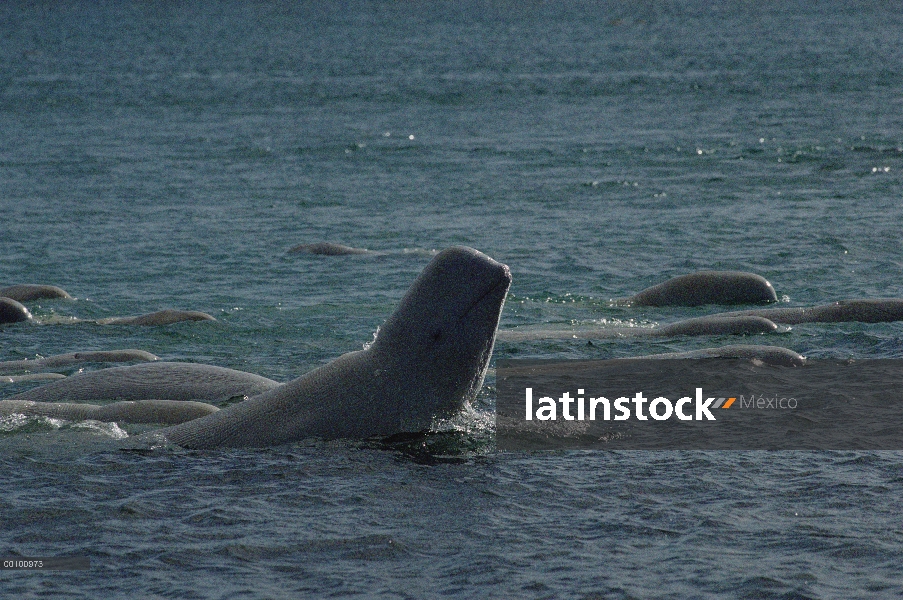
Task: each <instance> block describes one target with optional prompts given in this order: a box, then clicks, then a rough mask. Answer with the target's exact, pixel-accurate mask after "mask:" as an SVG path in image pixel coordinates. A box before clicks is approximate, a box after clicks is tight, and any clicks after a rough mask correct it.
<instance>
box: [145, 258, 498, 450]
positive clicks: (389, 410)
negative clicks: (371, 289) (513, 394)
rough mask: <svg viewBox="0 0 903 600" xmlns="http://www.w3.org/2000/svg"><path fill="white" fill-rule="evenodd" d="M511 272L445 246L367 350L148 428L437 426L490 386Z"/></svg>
mask: <svg viewBox="0 0 903 600" xmlns="http://www.w3.org/2000/svg"><path fill="white" fill-rule="evenodd" d="M510 285H511V272H510V271H509V269H508V267H507V266H506V265H503V264H501V263H499V262H496V261H495V260H493V259H491V258H490V257H488V256H486V255H485V254H483V253H481V252H479V251H477V250H474V249H473V248H468V247H465V246H455V247H452V248H448V249H446V250H443V251H442V252H440V253H438V254H437V255H436V256H435V257H434V258H433V259H432V261H430V263H429V264H428V265H427V266H426V268H424V270H423V272H421V274H420V275H419V276H418V277H417V279H416V280H415V281H414V283H413V284H412V285H411V287H410V289H409V290H408V291H407V293H406V294H405V295H404V297H403V298H402V299H401V301H400V302H399V304H398V306H397V308H396V309H395V312H393V313H392V314H391V315H390V316H389V318H388V319H387V320H386V321H385V323H384V324H383V325H382V326H381V327H380V328H379V329H378V332H377V335H376V339H375V340H374V341H373V343H372V344H370V346H369V347H367V348H366V349H364V350H359V351H356V352H350V353H348V354H343V355H342V356H340V357H338V358H337V359H335V360H334V361H332V362H331V363H329V364H327V365H324V366H323V367H320V368H318V369H315V370H313V371H310V372H308V373H307V374H305V375H303V376H301V377H299V378H298V379H295V380H294V381H290V382H288V383H286V384H284V385H281V386H279V387H276V388H274V389H271V390H269V391H266V392H263V393H261V394H258V395H256V396H253V397H251V398H249V399H247V400H245V401H243V402H240V403H238V404H233V405H231V406H228V407H226V408H223V409H222V410H219V411H216V412H213V413H212V414H209V415H207V416H204V417H201V418H198V419H194V420H191V421H188V422H186V423H182V424H179V425H174V426H171V427H166V428H163V429H159V430H156V431H154V432H148V433H145V434H143V436H153V439H157V440H159V436H162V437H163V438H164V439H165V440H166V441H167V442H169V443H172V444H175V445H177V446H181V447H185V448H192V449H207V448H219V447H262V446H274V445H278V444H284V443H288V442H293V441H297V440H302V439H307V438H322V439H338V438H358V439H362V438H369V437H374V436H389V435H393V434H396V433H405V432H418V431H424V430H427V429H429V428H430V426H431V425H432V424H433V422H434V420H436V419H442V418H447V417H450V416H452V415H454V414H455V413H457V412H458V411H460V410H461V409H462V408H463V406H464V405H465V404H466V403H468V402H470V401H472V400H473V399H474V398H475V396H476V394H477V392H478V391H479V390H480V388H481V387H482V384H483V378H484V377H485V374H486V369H487V367H488V364H489V358H490V356H491V354H492V349H493V345H494V343H495V333H496V329H497V327H498V323H499V318H500V316H501V312H502V306H503V304H504V301H505V296H506V294H507V292H508V288H509V286H510Z"/></svg>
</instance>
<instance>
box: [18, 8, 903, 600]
mask: <svg viewBox="0 0 903 600" xmlns="http://www.w3.org/2000/svg"><path fill="white" fill-rule="evenodd" d="M0 31H2V33H3V35H2V36H0V57H2V60H0V207H2V209H3V215H4V218H3V220H2V221H0V283H3V284H4V285H6V284H12V283H25V282H36V283H48V284H54V285H58V286H60V287H63V288H64V289H66V290H67V291H69V292H70V293H71V294H72V295H74V296H75V297H76V300H74V301H39V302H37V303H31V304H30V308H31V309H32V311H33V313H34V314H35V316H36V318H37V321H38V323H35V324H24V325H14V326H4V327H2V328H0V353H2V354H0V360H15V359H21V358H31V357H34V356H35V355H41V356H48V355H52V354H58V353H63V352H72V351H77V350H106V349H116V348H141V349H144V350H147V351H150V352H153V353H155V354H157V355H159V356H161V357H163V358H165V359H168V360H191V361H198V362H205V363H211V364H216V365H221V366H226V367H232V368H238V369H242V370H246V371H251V372H254V373H259V374H261V375H265V376H267V377H272V378H274V379H278V380H280V381H286V380H289V379H291V378H293V377H296V376H297V375H299V374H301V373H303V372H305V371H307V370H309V369H311V368H313V367H316V366H318V365H320V364H323V363H325V362H328V361H329V360H332V359H333V358H334V357H335V356H337V355H339V354H341V353H343V352H347V351H349V350H354V349H358V348H360V347H361V346H362V345H363V344H364V343H366V342H368V341H369V340H371V339H372V335H373V332H374V331H375V330H376V328H377V327H378V326H379V325H380V323H381V322H382V320H383V319H385V317H386V316H387V315H388V314H389V313H390V312H391V310H392V308H393V306H394V305H395V303H396V302H397V300H398V299H399V298H400V297H401V295H402V294H403V293H404V291H405V290H406V288H407V286H408V285H409V284H410V282H411V281H412V280H413V278H414V277H416V275H417V273H418V272H419V271H420V270H421V269H422V268H423V266H424V265H425V264H426V263H427V262H428V260H429V258H430V256H431V255H432V253H433V251H434V250H437V249H441V248H444V247H446V246H449V245H452V244H467V245H470V246H473V247H475V248H478V249H480V250H482V251H484V252H486V253H487V254H489V255H490V256H492V257H494V258H496V259H498V260H500V261H502V262H505V263H506V264H508V265H509V266H510V267H511V270H512V273H513V276H514V283H513V285H512V288H511V292H510V294H509V298H508V300H507V303H506V305H505V311H504V313H503V316H502V327H506V328H510V327H516V326H527V327H531V326H537V327H539V326H542V327H548V328H556V329H561V328H567V327H575V328H591V327H607V326H632V325H639V326H650V325H653V324H657V323H664V322H669V321H673V320H677V319H679V318H685V317H691V316H700V315H702V314H707V313H709V312H712V311H713V307H699V308H672V309H644V310H639V309H629V308H625V307H621V306H613V305H612V304H611V303H610V300H611V299H612V298H618V297H624V296H628V295H630V294H632V293H634V292H636V291H638V290H640V289H642V288H644V287H647V286H649V285H652V284H655V283H658V282H660V281H663V280H664V279H666V278H668V277H671V276H674V275H678V274H683V273H687V272H690V271H693V270H697V269H705V268H718V269H742V270H751V271H754V272H757V273H760V274H762V275H764V276H766V277H767V278H768V279H769V280H770V281H771V282H772V283H773V284H774V286H775V288H776V290H777V292H778V295H779V297H781V298H782V300H783V301H784V302H785V304H784V305H785V306H794V305H810V304H816V303H823V302H828V301H832V300H838V299H843V298H858V297H870V298H876V297H899V296H903V285H901V283H900V277H899V273H900V268H901V266H903V259H901V256H903V247H901V242H900V236H899V231H900V226H901V223H903V218H901V217H903V210H901V205H903V203H901V189H903V186H901V173H903V110H901V109H903V97H901V95H900V90H901V89H903V71H901V65H903V50H901V49H903V39H901V37H903V18H901V16H900V14H899V11H898V10H896V7H894V6H892V5H891V4H881V3H857V4H856V5H848V4H846V3H840V2H823V3H820V2H816V3H809V4H804V5H788V4H785V3H764V4H763V3H757V4H755V5H752V4H750V5H741V6H738V5H734V4H729V5H723V6H722V5H715V6H712V5H709V4H707V3H702V2H698V3H697V2H681V3H677V2H673V3H667V2H649V3H639V4H636V3H634V4H630V5H624V4H622V3H579V2H576V3H572V2H568V3H564V2H545V3H538V2H537V3H532V2H527V3H481V2H465V3H434V4H430V5H426V4H420V3H404V4H394V3H379V2H353V3H350V4H348V3H342V4H339V3H335V4H329V5H327V6H323V5H322V3H320V4H312V3H298V4H287V3H255V4H249V5H246V4H240V3H225V4H221V5H218V6H216V7H209V6H206V5H204V4H201V3H197V4H185V5H179V6H176V5H171V4H166V3H78V2H71V3H54V4H50V5H36V6H34V5H30V4H27V3H16V2H12V3H6V4H4V5H3V6H2V7H0ZM322 240H328V241H334V242H341V243H345V244H349V245H352V246H358V247H365V248H369V249H372V250H377V251H379V252H376V253H372V254H368V255H362V256H344V257H324V256H309V255H297V254H288V253H287V252H286V251H287V250H288V249H289V248H290V247H292V246H294V245H295V244H299V243H303V242H316V241H322ZM4 282H5V283H4ZM167 307H171V308H181V309H191V310H201V311H205V312H208V313H210V314H212V315H214V316H215V317H216V318H217V319H218V322H217V323H203V322H201V323H182V324H177V325H171V326H165V327H159V328H139V327H129V326H99V325H94V324H91V323H76V322H73V318H78V319H97V318H104V317H110V316H117V315H134V314H142V313H147V312H151V311H154V310H158V309H162V308H167ZM901 334H903V327H901V325H900V324H899V323H888V324H861V323H840V324H803V325H797V326H793V327H792V328H791V329H790V331H788V332H784V333H780V334H769V335H762V336H755V337H753V338H746V339H744V338H736V337H729V336H724V337H720V338H672V339H656V338H612V339H605V340H593V341H592V344H588V343H587V341H586V340H553V341H550V340H539V341H530V342H516V343H515V342H500V343H499V344H497V346H496V352H495V356H496V358H499V357H501V358H609V357H614V356H637V355H641V354H648V353H654V352H668V351H674V350H685V349H693V348H702V347H707V346H715V345H724V344H728V343H744V342H746V343H762V344H773V345H780V346H784V347H787V348H791V349H793V350H796V351H797V352H800V353H803V354H805V355H807V356H810V357H834V358H843V357H854V358H900V357H901V353H903V348H901V339H903V337H901ZM89 368H93V366H90V365H89ZM71 372H72V370H70V371H67V373H71ZM28 385H34V384H16V385H12V384H9V385H4V386H3V389H2V390H0V394H3V395H4V396H5V395H8V394H12V393H14V392H16V391H19V390H21V389H25V388H26V387H27V386H28ZM493 402H494V387H493V382H492V378H491V377H490V380H489V381H488V382H487V386H486V387H485V388H484V390H483V391H482V393H481V397H480V399H479V401H478V403H477V406H476V407H475V409H474V410H472V411H470V412H469V413H467V414H466V415H463V416H462V417H461V418H460V419H459V420H458V422H457V423H456V424H457V426H458V429H459V430H458V431H449V432H446V433H441V434H435V435H433V436H430V437H428V438H426V439H423V438H420V439H415V440H390V441H388V442H383V443H372V444H371V443H366V444H360V443H329V444H327V443H323V444H313V445H295V446H289V447H281V448H273V449H268V450H255V451H244V450H233V451H222V452H206V453H196V452H176V451H166V452H150V453H142V452H124V451H118V450H115V449H114V447H113V445H112V439H111V438H115V437H117V436H121V435H122V434H123V433H132V434H134V433H136V432H137V431H139V430H140V429H139V428H126V429H125V432H122V431H121V430H118V431H117V429H116V428H114V426H112V425H90V426H86V425H84V424H68V423H50V422H42V421H34V420H33V421H29V422H26V423H4V424H3V433H0V448H2V450H0V460H2V466H3V469H2V473H3V474H2V476H0V483H2V490H3V491H0V521H2V531H3V532H4V533H3V536H2V542H0V551H2V553H5V554H14V555H23V556H57V555H69V554H74V555H86V556H89V557H91V560H92V568H91V570H89V571H84V572H71V573H61V572H59V573H41V574H35V573H21V572H4V573H3V574H2V575H0V579H2V580H3V584H2V585H3V588H4V590H9V592H8V593H10V594H17V595H19V596H22V597H54V596H59V595H72V596H78V595H83V596H85V597H97V596H101V595H102V596H130V597H133V596H154V595H156V596H159V597H198V598H208V597H230V598H235V597H248V598H252V597H254V598H256V597H280V596H291V597H297V596H299V595H310V596H325V595H330V594H335V595H359V596H376V597H383V596H386V597H412V598H413V597H417V598H419V597H435V596H461V597H486V596H497V597H510V596H517V597H537V598H545V597H575V598H593V597H623V598H631V597H633V598H636V597H674V598H686V597H709V596H714V597H717V596H722V597H730V598H734V597H749V598H753V597H755V598H770V597H782V598H791V597H793V598H797V597H806V598H827V597H882V596H892V595H898V594H899V593H900V592H901V591H903V588H901V585H900V583H899V582H900V580H901V570H900V567H899V565H900V563H901V560H900V558H901V556H900V555H901V547H903V546H901V542H903V539H901V536H903V534H901V530H900V527H899V518H898V513H899V506H900V503H899V498H900V497H901V491H903V490H901V487H903V485H901V484H903V480H901V468H900V461H899V454H898V453H894V452H834V453H816V452H807V453H800V452H782V453H765V452H743V453H741V452H733V453H731V452H724V453H717V452H648V453H642V452H609V453H604V452H560V453H537V454H512V453H498V452H496V451H495V450H494V442H493V426H492V406H493Z"/></svg>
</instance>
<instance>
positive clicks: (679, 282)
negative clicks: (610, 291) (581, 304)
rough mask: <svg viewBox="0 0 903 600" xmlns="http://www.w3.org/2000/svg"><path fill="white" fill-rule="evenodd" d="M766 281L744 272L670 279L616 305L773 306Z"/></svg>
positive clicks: (771, 291)
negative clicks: (770, 303)
mask: <svg viewBox="0 0 903 600" xmlns="http://www.w3.org/2000/svg"><path fill="white" fill-rule="evenodd" d="M777 301H778V297H777V294H775V291H774V287H773V286H772V285H771V284H770V283H769V282H768V280H767V279H765V278H764V277H762V276H761V275H756V274H755V273H748V272H746V271H697V272H696V273H690V274H689V275H680V276H678V277H673V278H671V279H669V280H668V281H665V282H664V283H660V284H658V285H654V286H652V287H650V288H646V289H645V290H643V291H641V292H639V293H637V294H634V295H633V296H631V297H630V298H624V299H622V300H619V301H618V302H620V303H626V304H631V305H633V306H701V305H703V304H757V303H768V302H777Z"/></svg>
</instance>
